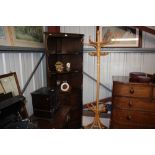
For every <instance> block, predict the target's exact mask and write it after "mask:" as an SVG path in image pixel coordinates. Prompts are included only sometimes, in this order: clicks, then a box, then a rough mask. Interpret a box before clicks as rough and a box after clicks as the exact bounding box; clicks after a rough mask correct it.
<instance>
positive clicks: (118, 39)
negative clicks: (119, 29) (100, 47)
mask: <svg viewBox="0 0 155 155" xmlns="http://www.w3.org/2000/svg"><path fill="white" fill-rule="evenodd" d="M111 41H138V38H116V39H111Z"/></svg>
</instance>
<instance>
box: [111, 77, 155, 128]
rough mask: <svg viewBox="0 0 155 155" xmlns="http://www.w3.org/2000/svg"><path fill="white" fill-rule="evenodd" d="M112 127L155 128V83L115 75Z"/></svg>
mask: <svg viewBox="0 0 155 155" xmlns="http://www.w3.org/2000/svg"><path fill="white" fill-rule="evenodd" d="M110 128H127V129H128V128H133V129H134V128H138V129H141V128H155V85H153V84H151V83H149V84H147V83H145V84H143V83H131V82H129V78H128V77H114V81H113V93H112V114H111V123H110Z"/></svg>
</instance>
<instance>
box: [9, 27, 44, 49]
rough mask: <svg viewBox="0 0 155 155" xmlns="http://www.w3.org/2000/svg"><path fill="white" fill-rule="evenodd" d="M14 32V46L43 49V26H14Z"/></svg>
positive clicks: (12, 30)
mask: <svg viewBox="0 0 155 155" xmlns="http://www.w3.org/2000/svg"><path fill="white" fill-rule="evenodd" d="M10 29H11V32H12V42H13V46H18V47H32V48H43V47H44V44H43V27H42V26H14V27H10Z"/></svg>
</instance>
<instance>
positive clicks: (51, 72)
mask: <svg viewBox="0 0 155 155" xmlns="http://www.w3.org/2000/svg"><path fill="white" fill-rule="evenodd" d="M45 41H46V42H45V44H46V62H47V85H48V87H49V88H50V89H54V90H56V91H57V98H58V102H59V105H60V108H61V107H62V108H63V106H66V105H68V106H69V107H70V109H71V110H70V116H69V117H68V120H69V121H68V125H67V127H68V128H81V126H82V81H83V34H70V33H45Z"/></svg>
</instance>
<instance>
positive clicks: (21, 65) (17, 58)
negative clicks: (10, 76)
mask: <svg viewBox="0 0 155 155" xmlns="http://www.w3.org/2000/svg"><path fill="white" fill-rule="evenodd" d="M41 56H42V53H22V52H21V53H0V66H1V67H0V75H1V74H5V73H9V72H16V73H17V77H18V80H19V84H20V87H21V89H23V87H24V85H25V83H26V82H27V80H28V78H29V77H30V75H31V73H32V71H33V69H34V67H35V66H36V64H37V63H38V61H39V59H40V58H41ZM45 85H46V63H45V58H44V59H43V61H42V62H41V64H40V65H39V67H38V69H37V71H36V73H35V74H34V76H33V79H32V80H31V82H30V84H29V86H28V87H27V89H26V91H25V93H24V96H25V97H26V100H27V101H26V107H27V110H28V113H29V115H32V113H33V108H32V101H31V94H30V93H31V92H33V91H34V90H36V89H38V88H40V87H42V86H45Z"/></svg>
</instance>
